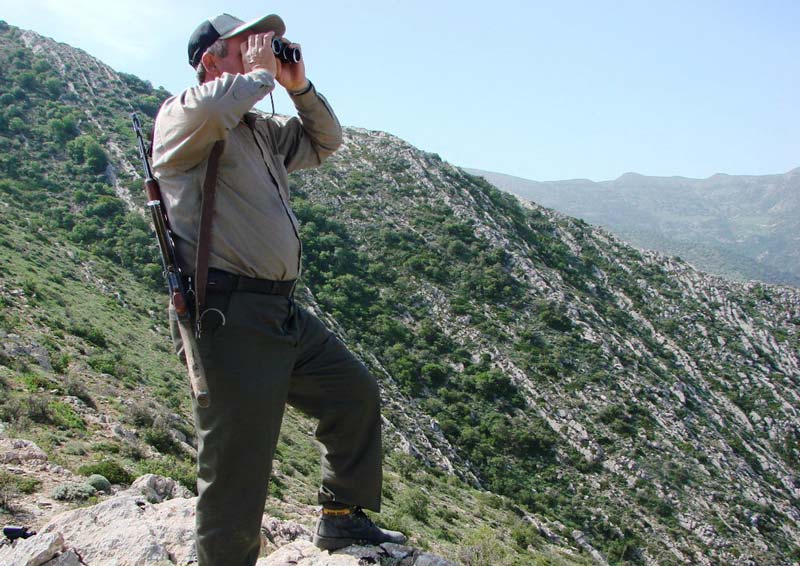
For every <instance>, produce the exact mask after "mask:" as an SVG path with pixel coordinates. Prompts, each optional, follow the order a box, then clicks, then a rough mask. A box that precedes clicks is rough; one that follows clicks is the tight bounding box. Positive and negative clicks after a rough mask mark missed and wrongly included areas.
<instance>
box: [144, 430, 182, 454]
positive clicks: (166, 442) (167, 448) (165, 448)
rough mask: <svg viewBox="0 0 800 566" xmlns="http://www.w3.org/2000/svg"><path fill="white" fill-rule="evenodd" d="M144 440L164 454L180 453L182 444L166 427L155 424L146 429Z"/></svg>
mask: <svg viewBox="0 0 800 566" xmlns="http://www.w3.org/2000/svg"><path fill="white" fill-rule="evenodd" d="M144 441H145V442H146V443H147V444H149V445H150V446H152V447H153V448H155V449H156V450H158V451H159V452H161V453H162V454H176V453H180V446H179V445H178V443H177V442H175V439H174V438H172V434H170V432H169V429H167V428H166V427H162V426H153V427H151V428H148V429H146V430H145V431H144Z"/></svg>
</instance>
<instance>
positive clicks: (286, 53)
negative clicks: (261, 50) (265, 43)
mask: <svg viewBox="0 0 800 566" xmlns="http://www.w3.org/2000/svg"><path fill="white" fill-rule="evenodd" d="M272 52H273V53H274V54H275V57H277V58H278V59H280V60H281V61H283V62H284V63H299V62H300V59H301V55H300V50H299V49H298V48H297V47H290V46H289V44H288V43H286V42H284V41H282V40H281V39H280V38H279V37H273V38H272Z"/></svg>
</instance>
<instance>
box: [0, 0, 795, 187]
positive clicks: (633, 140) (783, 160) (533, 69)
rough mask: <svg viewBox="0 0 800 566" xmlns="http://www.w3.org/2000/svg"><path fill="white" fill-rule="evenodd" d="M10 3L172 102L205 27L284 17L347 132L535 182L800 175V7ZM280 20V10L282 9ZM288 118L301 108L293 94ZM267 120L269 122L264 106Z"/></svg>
mask: <svg viewBox="0 0 800 566" xmlns="http://www.w3.org/2000/svg"><path fill="white" fill-rule="evenodd" d="M261 6H262V4H261V3H260V2H244V1H240V0H227V1H226V2H214V1H207V0H193V1H191V2H189V1H185V0H171V1H169V2H166V1H163V0H162V1H159V0H113V1H109V0H105V1H103V2H100V1H96V0H69V1H65V0H25V1H24V2H20V1H19V0H0V19H3V20H5V21H6V22H7V23H9V24H11V25H14V26H17V27H21V28H24V29H30V30H33V31H36V32H38V33H40V34H42V35H45V36H48V37H52V38H53V39H55V40H57V41H61V42H65V43H68V44H70V45H72V46H74V47H79V48H81V49H83V50H85V51H87V52H88V53H90V54H92V55H94V56H95V57H97V58H99V59H101V60H102V61H104V62H105V63H107V64H108V65H110V66H111V67H112V68H114V69H115V70H118V71H124V72H127V73H133V74H135V75H137V76H139V77H141V78H143V79H145V80H148V81H150V82H151V83H153V85H154V86H163V87H164V88H166V89H167V90H169V91H170V92H173V93H177V92H180V91H181V90H183V89H184V88H186V87H188V86H191V85H192V84H193V82H194V75H193V72H192V69H191V68H190V67H189V64H188V62H187V55H186V50H187V47H186V46H187V42H188V38H189V36H190V35H191V33H192V31H193V30H194V29H195V28H196V27H197V26H198V25H199V24H200V23H201V22H202V21H203V20H205V19H206V18H209V17H213V16H215V15H217V14H219V13H221V12H228V13H230V14H233V15H235V16H237V17H239V18H241V19H243V20H248V21H249V20H251V19H254V18H258V17H261V16H263V15H266V14H268V13H273V12H274V13H278V14H279V15H280V16H281V17H282V18H283V19H284V21H285V22H286V26H287V32H286V37H287V38H289V39H291V40H292V41H296V42H298V43H300V44H301V45H302V47H303V57H304V60H305V62H306V67H307V73H308V76H309V78H310V79H311V80H312V81H313V82H314V84H315V85H316V86H317V87H318V89H319V91H320V92H322V93H323V94H324V95H325V96H326V98H328V100H329V101H330V103H331V105H332V106H333V108H334V110H335V111H336V113H337V115H338V116H339V119H340V121H341V122H342V124H344V125H346V126H356V127H362V128H368V129H371V130H382V131H387V132H390V133H392V134H394V135H397V136H399V137H401V138H403V139H405V140H406V141H408V142H410V143H412V144H413V145H415V146H417V147H419V148H420V149H423V150H425V151H429V152H434V153H438V154H439V155H440V156H441V157H442V158H443V159H445V160H447V161H449V162H450V163H453V164H455V165H459V166H463V167H474V168H478V169H486V170H490V171H496V172H501V173H506V174H510V175H516V176H519V177H524V178H527V179H534V180H542V181H544V180H559V179H574V178H587V179H592V180H595V181H600V180H607V179H615V178H617V177H619V176H620V175H622V174H624V173H626V172H629V171H635V172H638V173H641V174H645V175H664V176H672V175H679V176H685V177H695V178H704V177H708V176H710V175H713V174H715V173H728V174H735V175H741V174H752V175H761V174H772V173H784V172H786V171H789V170H791V169H794V168H796V167H798V166H800V69H798V66H799V64H800V33H798V31H797V22H800V2H797V1H796V0H785V1H782V0H748V1H739V0H718V1H715V0H693V1H683V0H672V1H667V0H663V1H655V0H637V1H625V0H604V1H602V0H596V1H588V0H587V1H570V0H563V1H559V2H554V1H552V0H549V1H546V2H539V1H534V0H529V1H522V0H519V1H515V0H492V1H484V2H475V1H472V0H462V1H455V0H452V1H451V0H442V1H436V0H404V1H399V0H373V1H366V0H364V1H361V0H343V1H339V2H335V1H330V0H328V1H318V0H308V1H305V2H285V3H275V4H274V5H272V6H270V5H269V3H265V4H263V6H264V7H263V8H262V7H261ZM284 6H285V7H284ZM275 101H276V106H277V111H278V112H282V113H291V112H292V111H293V107H292V105H291V102H290V101H289V99H288V97H286V96H285V95H284V94H282V93H277V94H276V96H275ZM260 107H262V108H265V109H266V110H269V107H268V106H266V107H265V106H264V105H263V104H262V105H261V106H260Z"/></svg>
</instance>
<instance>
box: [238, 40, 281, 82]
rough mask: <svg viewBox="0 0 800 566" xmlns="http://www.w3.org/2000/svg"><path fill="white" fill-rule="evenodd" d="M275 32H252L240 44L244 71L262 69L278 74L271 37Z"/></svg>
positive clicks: (273, 74)
mask: <svg viewBox="0 0 800 566" xmlns="http://www.w3.org/2000/svg"><path fill="white" fill-rule="evenodd" d="M274 35H275V32H272V31H270V32H267V33H254V34H251V35H249V36H248V37H247V40H246V41H243V42H242V44H241V47H240V48H241V51H242V64H243V65H244V72H245V73H249V72H250V71H257V70H264V71H268V72H269V73H270V74H272V76H273V77H274V76H275V75H277V74H278V62H277V61H276V60H275V54H274V53H273V52H272V37H273V36H274Z"/></svg>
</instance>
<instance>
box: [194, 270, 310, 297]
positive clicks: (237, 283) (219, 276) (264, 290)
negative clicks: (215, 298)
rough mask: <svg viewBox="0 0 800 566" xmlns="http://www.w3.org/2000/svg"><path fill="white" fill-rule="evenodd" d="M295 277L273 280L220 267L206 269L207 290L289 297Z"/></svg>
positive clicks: (292, 290)
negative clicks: (247, 275)
mask: <svg viewBox="0 0 800 566" xmlns="http://www.w3.org/2000/svg"><path fill="white" fill-rule="evenodd" d="M295 282H296V280H295V279H290V280H288V281H273V280H272V279H255V278H253V277H245V276H244V275H235V274H233V273H228V272H227V271H222V270H220V269H209V270H208V283H207V285H208V291H209V292H212V293H213V292H217V293H222V292H231V291H239V292H242V293H259V294H262V295H280V296H283V297H291V296H292V293H293V292H294V287H295Z"/></svg>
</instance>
